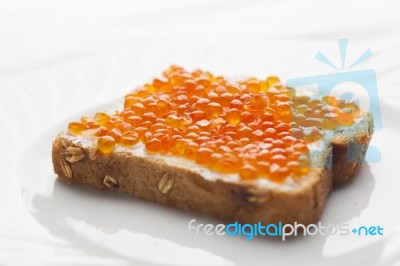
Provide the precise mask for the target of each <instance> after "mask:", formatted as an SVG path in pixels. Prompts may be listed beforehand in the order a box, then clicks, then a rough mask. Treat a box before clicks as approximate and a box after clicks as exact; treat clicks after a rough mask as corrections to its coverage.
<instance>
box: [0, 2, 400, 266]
mask: <svg viewBox="0 0 400 266" xmlns="http://www.w3.org/2000/svg"><path fill="white" fill-rule="evenodd" d="M399 9H400V4H399V2H398V1H344V0H337V1H317V0H307V1H301V2H300V1H285V0H283V1H277V0H272V1H261V0H259V1H257V0H248V1H245V0H233V1H221V0H214V1H211V0H204V1H161V0H160V1H155V0H147V1H128V0H125V1H122V0H113V1H105V0H85V1H82V0H69V1H65V0H62V1H50V0H47V1H45V0H39V1H29V0H26V1H21V0H17V1H5V0H3V1H0V104H1V106H0V107H4V106H5V105H6V104H11V105H14V104H18V102H15V101H14V102H10V101H11V100H10V99H11V98H13V97H14V96H15V95H13V92H14V91H13V88H17V87H18V86H19V87H20V82H21V81H24V82H26V81H27V80H30V77H35V76H40V75H43V76H45V74H43V73H47V72H48V71H51V69H59V68H60V67H63V66H68V65H69V64H75V63H79V62H81V61H82V62H85V60H89V61H90V60H97V58H108V57H112V56H113V55H114V54H124V53H131V52H132V53H137V54H141V55H142V57H141V61H139V62H138V67H137V71H138V73H139V72H140V73H141V75H142V76H146V77H151V76H152V75H154V74H157V73H159V72H160V71H161V70H162V69H163V68H165V67H167V65H165V64H164V62H168V63H167V64H169V63H182V64H185V66H186V65H187V66H188V67H198V66H197V65H193V64H194V63H192V62H191V60H190V58H191V57H187V56H186V55H187V54H188V52H187V51H190V53H189V54H192V55H193V58H195V57H196V56H195V54H196V51H201V54H206V55H207V54H208V55H210V56H213V57H218V56H221V58H223V59H224V60H225V61H226V62H227V63H226V65H222V64H221V65H215V64H211V63H210V64H209V65H208V64H207V63H202V65H200V66H199V67H205V68H207V67H209V68H211V70H215V71H219V72H218V73H223V74H233V75H242V74H243V75H257V76H260V77H262V76H267V75H269V74H277V75H280V76H282V77H284V78H291V77H293V75H294V77H298V76H309V75H316V74H320V73H332V72H334V71H333V70H332V69H330V68H328V67H326V66H324V65H322V64H321V63H319V62H318V61H316V60H314V59H313V57H314V55H315V53H316V51H318V50H320V51H321V52H323V53H324V54H326V55H327V56H328V57H329V58H330V59H331V60H332V62H334V63H335V64H337V65H340V57H339V53H338V47H337V42H336V41H337V39H339V38H345V39H349V50H348V57H347V60H348V62H349V63H350V62H351V61H354V60H355V59H356V58H357V57H358V56H359V55H360V54H361V53H362V52H364V51H365V50H366V49H368V48H370V49H371V50H372V52H373V54H374V56H373V57H372V58H370V59H368V60H367V61H365V62H364V63H362V64H360V66H359V67H357V68H356V69H364V68H365V69H366V68H369V69H375V70H376V72H377V76H378V86H379V96H380V98H381V100H382V102H384V104H385V105H387V106H392V107H394V108H396V107H397V106H399V104H398V102H399V100H400V16H399V11H398V10H399ZM174 47H178V48H174ZM249 47H257V49H258V50H257V51H260V50H264V49H265V56H262V57H259V53H258V52H254V51H252V50H251V48H249ZM180 48H181V49H182V51H184V52H182V54H180V53H179V50H180ZM169 50H172V51H178V52H177V53H176V54H165V52H163V51H169ZM160 51H161V52H160ZM204 51H209V53H207V52H206V53H205V52H204ZM199 53H200V52H199ZM158 56H161V57H162V60H161V61H162V62H163V63H158V62H157V58H158ZM146 58H148V59H149V61H146ZM210 61H213V60H210ZM216 61H218V60H216ZM221 61H223V60H221ZM100 62H102V61H101V59H100ZM203 62H207V60H203ZM213 62H214V63H215V61H213ZM141 64H142V65H143V68H141V67H140V66H141ZM260 66H262V67H261V68H260ZM228 69H229V70H228ZM139 76H140V75H139ZM92 78H93V79H96V77H92ZM33 80H34V79H33ZM144 81H145V80H140V81H138V82H142V83H143V82H144ZM21 84H24V85H27V86H28V85H29V84H25V83H21ZM125 85H126V84H124V86H125ZM133 85H137V84H132V86H133ZM79 89H80V90H85V87H84V86H81V87H79ZM124 89H126V88H124V87H121V88H120V90H119V91H118V93H117V94H122V93H123V91H124ZM71 90H72V88H71ZM38 92H39V91H38ZM40 93H42V92H41V91H40ZM47 93H49V92H47ZM74 93H75V95H76V90H75V91H74ZM83 94H84V93H83ZM112 95H113V94H112V92H109V93H103V94H101V95H100V96H99V95H97V96H96V97H93V99H92V101H93V102H94V103H101V102H104V101H106V100H109V97H110V96H112ZM40 97H42V98H43V101H45V99H48V97H49V95H47V94H41V95H40ZM114 97H115V95H114ZM24 101H26V99H24ZM24 101H21V102H22V103H24ZM77 102H78V103H79V101H77ZM78 103H77V105H78ZM81 104H83V103H82V101H81ZM60 106H61V105H60ZM34 108H35V107H34ZM37 108H38V109H39V107H37ZM60 108H61V107H60ZM65 108H66V107H65V106H64V109H63V112H62V113H63V115H67V114H68V113H67V109H65ZM79 108H80V107H77V109H76V110H75V111H74V112H77V111H79ZM0 109H1V108H0ZM9 110H11V109H9ZM60 112H61V111H60ZM1 115H12V114H11V112H10V113H7V114H5V113H1V114H0V119H1V120H0V124H1V126H0V130H2V131H3V132H2V133H0V137H1V140H2V141H4V140H5V139H6V137H7V131H9V133H10V132H11V128H17V125H18V120H17V119H16V120H13V121H12V122H10V120H7V123H5V122H6V119H5V117H4V116H1ZM21 115H24V114H21ZM52 119H53V120H50V119H49V120H48V121H51V122H52V123H54V122H55V117H52ZM3 125H4V126H3ZM50 125H51V123H50V122H49V124H48V126H50ZM42 129H43V130H44V129H45V127H43V128H39V129H35V130H34V131H32V132H30V133H31V134H28V136H24V135H23V134H22V133H20V132H19V133H20V134H21V136H23V137H24V140H21V141H18V142H14V143H4V144H3V146H2V151H1V152H2V156H0V158H2V161H1V164H0V173H1V174H2V178H3V179H2V186H1V187H0V192H1V191H3V192H2V196H0V204H1V205H0V237H1V238H2V239H1V240H0V264H1V263H3V262H4V263H7V264H18V265H22V264H23V263H25V264H29V263H30V261H29V259H28V258H29V257H35V260H36V262H37V263H38V264H45V263H48V264H49V265H52V264H53V263H55V262H56V261H57V257H58V256H60V253H57V252H56V253H54V252H52V253H49V250H48V248H47V247H46V246H47V245H49V243H50V244H51V245H53V246H57V245H62V243H63V240H57V241H55V240H54V238H52V237H51V236H50V234H49V232H48V231H47V230H46V229H44V228H42V227H40V226H36V225H31V224H30V223H31V220H32V218H31V217H30V214H28V213H27V212H26V213H24V212H23V211H20V210H23V209H24V208H25V207H24V206H22V204H20V205H18V206H19V207H17V204H16V200H15V199H14V198H10V197H8V196H7V197H6V196H4V195H5V194H4V193H6V191H8V190H13V189H11V188H15V182H14V180H10V179H7V177H9V176H11V175H10V171H12V166H14V164H15V162H16V158H17V157H18V156H19V151H21V150H22V149H23V148H24V147H23V146H24V145H25V143H28V142H29V141H30V140H31V138H33V137H34V136H35V134H36V133H38V132H41V130H42ZM4 132H5V133H4ZM10 134H11V133H10ZM5 142H7V141H5ZM7 149H8V150H9V151H10V150H12V151H13V153H11V152H8V153H7ZM390 156H391V155H390ZM15 191H16V192H15V195H16V197H20V195H18V194H17V193H20V191H18V190H15ZM18 208H20V209H18ZM17 209H18V212H17ZM11 220H12V224H11ZM26 224H29V226H27V227H24V225H26ZM21 239H22V240H23V241H24V245H23V247H22V246H21V244H20V243H21ZM397 247H399V246H397ZM387 252H389V255H390V254H391V253H390V252H392V253H393V251H390V250H389V251H387ZM21 254H25V256H22V255H21ZM62 255H63V256H68V254H65V253H62ZM68 263H71V261H68ZM397 265H399V264H397Z"/></svg>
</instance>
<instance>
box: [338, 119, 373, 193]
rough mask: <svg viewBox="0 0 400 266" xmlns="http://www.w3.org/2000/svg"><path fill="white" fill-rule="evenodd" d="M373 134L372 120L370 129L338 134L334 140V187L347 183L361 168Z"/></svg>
mask: <svg viewBox="0 0 400 266" xmlns="http://www.w3.org/2000/svg"><path fill="white" fill-rule="evenodd" d="M372 134H373V123H372V121H371V122H370V124H368V131H366V132H358V133H357V134H356V135H355V136H337V137H335V138H333V140H332V169H333V178H332V182H333V187H338V186H341V185H343V184H345V183H346V182H347V181H349V179H350V178H351V177H353V176H355V175H356V173H357V172H358V170H359V169H360V167H361V165H362V163H363V161H364V158H365V155H366V153H367V150H368V145H369V143H370V141H371V138H372Z"/></svg>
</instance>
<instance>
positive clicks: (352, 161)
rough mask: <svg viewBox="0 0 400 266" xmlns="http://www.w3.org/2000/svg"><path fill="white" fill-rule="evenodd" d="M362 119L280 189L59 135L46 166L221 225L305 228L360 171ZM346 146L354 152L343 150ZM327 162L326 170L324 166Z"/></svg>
mask: <svg viewBox="0 0 400 266" xmlns="http://www.w3.org/2000/svg"><path fill="white" fill-rule="evenodd" d="M364 120H365V121H364ZM364 120H363V121H362V124H363V125H362V126H360V128H353V129H350V130H349V129H338V130H337V131H336V132H335V133H334V136H333V138H332V139H331V141H329V143H328V144H327V145H326V147H325V148H324V149H323V153H322V154H320V155H319V160H320V161H321V162H320V164H321V163H322V164H323V167H319V168H312V169H311V170H310V172H309V173H307V174H306V175H303V176H301V177H300V178H299V180H297V181H296V182H292V183H285V184H271V185H265V184H263V185H260V184H259V183H257V182H253V181H241V180H229V179H222V178H216V179H209V178H206V177H205V176H203V175H202V173H201V172H199V171H194V170H193V169H192V168H190V167H182V166H176V165H171V164H169V163H168V160H163V159H162V158H161V159H160V157H157V156H154V157H152V156H142V155H140V154H139V155H137V154H134V153H131V152H128V151H118V152H113V153H112V154H110V155H102V154H100V153H96V151H95V149H94V148H93V147H90V146H86V145H83V144H82V142H81V141H79V139H74V137H73V136H71V135H69V134H68V133H65V132H62V133H60V134H59V135H58V136H57V138H56V139H55V140H54V142H53V149H52V161H53V167H54V172H55V173H56V174H57V175H58V177H59V179H60V180H62V181H67V182H73V183H80V184H85V185H89V186H92V187H96V188H98V189H101V190H115V191H120V192H127V193H130V194H132V195H134V196H136V197H139V198H143V199H146V200H150V201H154V202H158V203H161V204H164V205H168V206H177V207H181V208H184V209H187V210H191V211H196V212H203V213H207V214H210V215H212V216H215V217H217V218H220V219H222V220H224V221H227V222H232V221H237V222H240V223H257V222H261V223H262V224H269V223H278V222H282V223H290V224H293V223H294V222H297V223H302V224H305V225H307V224H311V223H315V222H317V221H318V220H319V219H320V217H321V214H322V211H323V208H324V205H325V202H326V200H327V198H328V195H329V192H330V191H331V189H332V187H333V186H338V185H341V184H343V183H345V182H346V181H347V180H348V179H349V178H350V177H352V176H354V175H355V174H356V172H357V171H358V169H359V168H360V165H361V163H362V161H363V159H364V157H365V153H366V150H367V148H368V144H369V142H370V139H371V136H372V132H373V122H372V116H370V115H366V117H365V118H364ZM351 145H353V146H354V147H356V148H349V147H350V146H351ZM353 146H352V147H353ZM330 157H332V163H331V167H330V166H327V165H326V163H325V162H328V160H329V159H328V158H330Z"/></svg>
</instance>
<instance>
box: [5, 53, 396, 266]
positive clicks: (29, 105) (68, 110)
mask: <svg viewBox="0 0 400 266" xmlns="http://www.w3.org/2000/svg"><path fill="white" fill-rule="evenodd" d="M247 48H248V47H247ZM282 49H283V48H282ZM233 51H234V50H233V49H231V50H229V48H226V47H224V49H220V50H216V49H215V48H213V49H212V50H210V49H207V47H206V48H204V47H203V49H201V50H197V51H196V54H193V53H192V52H191V51H187V50H179V49H176V50H173V51H160V50H157V51H156V52H154V50H153V52H154V53H153V54H141V53H132V52H127V53H121V54H118V55H110V56H104V57H100V58H96V59H90V60H86V61H81V62H76V63H70V64H66V65H63V66H60V67H57V68H53V69H51V70H47V71H42V72H38V73H35V74H33V75H30V76H27V77H24V78H22V79H20V80H18V81H14V82H10V83H9V84H5V85H4V86H5V88H7V89H8V90H4V91H2V92H1V95H0V96H4V97H2V98H0V101H1V100H2V99H7V100H3V102H2V105H1V107H0V115H1V117H2V120H1V121H2V123H3V124H4V125H5V128H7V131H6V133H5V138H7V141H5V142H4V143H3V145H2V153H1V157H0V159H1V161H2V162H3V163H2V164H1V165H0V173H1V177H0V179H1V180H2V182H3V183H2V186H1V188H0V193H2V194H1V198H0V199H1V201H0V203H1V205H0V206H1V208H0V211H1V216H0V217H1V219H0V220H1V221H0V226H1V227H0V230H1V231H0V248H1V251H4V252H2V253H1V254H0V263H1V262H4V263H7V264H18V265H22V264H29V265H32V260H33V261H34V262H36V263H37V264H50V265H70V264H79V265H159V264H162V265H191V264H197V265H266V264H268V265H289V264H290V265H314V264H315V265H342V264H343V265H357V264H358V265H392V264H393V265H394V264H395V263H399V260H400V228H399V224H400V215H399V214H398V211H396V209H398V207H397V206H398V205H397V204H398V202H399V201H400V193H398V187H399V185H400V181H399V179H398V174H397V173H398V170H397V168H396V167H397V165H398V164H397V165H396V154H397V152H398V148H399V147H400V145H399V139H398V136H399V133H400V126H399V124H398V123H397V121H398V117H399V115H400V111H399V110H398V109H396V108H393V107H390V106H389V105H386V104H384V103H382V113H383V123H384V129H383V130H381V131H379V132H376V133H375V135H374V138H373V141H372V143H371V145H373V146H375V147H378V148H379V150H380V151H381V153H382V161H381V162H380V163H376V164H370V165H366V164H365V165H363V167H362V169H361V171H360V173H359V174H358V175H357V176H356V177H355V178H354V179H353V180H352V181H351V182H350V183H349V184H348V185H346V186H344V187H342V188H340V189H337V190H335V191H333V193H332V194H331V196H330V198H329V200H328V203H327V205H326V207H325V211H324V214H323V217H322V220H321V221H322V222H323V223H325V224H331V223H333V224H340V223H348V224H349V225H350V226H351V227H356V226H361V225H366V226H370V225H380V226H382V227H383V228H384V236H383V237H382V236H375V237H372V236H369V237H359V236H355V235H348V236H312V237H311V236H308V237H296V238H294V239H291V240H290V241H286V242H282V241H280V240H278V239H270V238H256V239H253V240H251V241H246V240H245V238H244V237H229V236H225V237H218V236H212V237H210V236H205V235H200V236H193V235H192V236H189V234H188V222H189V221H190V220H191V219H193V218H194V219H196V220H197V223H213V224H217V223H219V221H218V220H216V219H213V218H210V217H208V216H205V215H200V214H197V213H192V212H187V211H183V210H178V209H173V208H168V207H163V206H160V205H157V204H154V203H149V202H146V201H143V200H139V199H136V198H133V197H131V196H128V195H124V194H119V193H114V192H104V191H97V190H95V189H91V188H86V187H82V186H77V185H67V184H65V183H61V182H59V181H56V179H55V174H54V173H53V171H52V165H51V159H50V151H51V142H52V140H53V139H54V137H55V136H56V133H57V132H58V131H59V130H60V129H63V128H65V126H66V124H67V121H70V120H72V119H75V118H77V117H79V116H80V115H82V114H86V113H93V112H94V111H96V110H99V109H102V108H104V107H105V106H108V104H100V103H101V102H108V103H110V102H112V100H113V99H114V100H115V96H118V95H123V94H124V93H125V92H126V91H127V90H129V88H130V87H133V86H135V85H138V84H141V83H143V82H145V81H147V80H148V79H149V78H150V76H152V75H153V74H157V73H156V72H155V71H160V70H161V69H162V68H164V67H166V66H167V65H168V64H169V63H171V62H170V60H171V58H170V56H167V55H165V54H166V53H167V54H173V53H176V57H175V58H178V59H177V60H176V61H175V62H178V63H182V64H184V65H185V66H186V65H187V66H188V67H192V66H201V67H206V68H211V69H213V70H214V69H217V70H219V72H222V73H224V74H238V73H240V71H239V70H238V68H237V67H235V66H233V67H232V66H231V65H230V64H227V65H225V68H224V67H222V66H221V65H220V63H221V62H223V61H224V59H226V58H230V57H229V56H230V54H231V53H232V52H233ZM235 51H236V50H235ZM247 51H249V54H250V55H249V54H247V55H246V56H243V58H249V56H250V58H252V57H254V58H256V55H257V53H263V54H265V51H264V50H263V49H262V47H257V46H255V47H252V49H248V50H247ZM288 51H289V50H288ZM221 53H222V55H221ZM267 56H268V57H269V58H271V61H270V62H268V63H259V65H258V69H271V68H272V67H273V65H274V64H275V65H276V64H278V63H277V62H278V61H281V59H280V58H279V57H277V56H275V57H274V55H273V54H272V53H271V54H267ZM288 56H290V55H288ZM204 58H213V59H212V61H211V62H209V61H206V60H205V59H204ZM243 58H242V62H243V69H245V71H243V73H245V74H248V73H251V72H250V71H251V70H253V68H254V69H256V66H254V64H253V61H251V60H250V61H249V62H246V61H245V60H244V59H243ZM274 58H276V59H274ZM238 60H239V61H240V60H241V59H240V56H239V59H238ZM146 62H158V63H154V64H156V65H154V64H150V63H146ZM188 62H190V64H185V63H188ZM250 63H251V64H250ZM250 65H251V66H250ZM221 69H223V70H224V71H221ZM225 69H226V70H225ZM293 72H296V69H289V70H287V72H285V73H284V75H287V76H289V75H291V74H292V73H293ZM133 73H135V74H133ZM256 74H260V72H256ZM115 101H116V100H115ZM87 106H91V107H89V108H87ZM72 114H75V115H72ZM26 136H32V137H31V138H30V137H26ZM17 151H20V152H18V154H17ZM11 165H13V166H14V171H12V172H11V170H10V166H11ZM10 188H11V189H10ZM21 251H25V254H28V255H30V256H31V257H30V258H32V260H31V259H30V258H29V259H28V258H27V257H24V256H20V254H21ZM396 265H398V264H396Z"/></svg>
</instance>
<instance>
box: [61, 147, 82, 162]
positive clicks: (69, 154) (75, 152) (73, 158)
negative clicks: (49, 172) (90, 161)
mask: <svg viewBox="0 0 400 266" xmlns="http://www.w3.org/2000/svg"><path fill="white" fill-rule="evenodd" d="M83 158H85V153H83V150H82V149H81V148H78V147H68V148H67V149H66V150H65V160H67V161H68V162H70V163H74V162H77V161H80V160H82V159H83Z"/></svg>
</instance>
